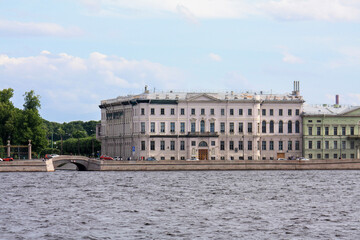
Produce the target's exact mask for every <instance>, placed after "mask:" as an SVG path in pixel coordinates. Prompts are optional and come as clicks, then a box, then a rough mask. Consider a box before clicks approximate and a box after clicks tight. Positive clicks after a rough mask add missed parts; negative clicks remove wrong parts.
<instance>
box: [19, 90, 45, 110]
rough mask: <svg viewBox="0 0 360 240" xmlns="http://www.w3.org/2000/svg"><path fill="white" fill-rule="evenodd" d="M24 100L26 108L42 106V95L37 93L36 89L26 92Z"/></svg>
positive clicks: (36, 108) (35, 108) (34, 108)
mask: <svg viewBox="0 0 360 240" xmlns="http://www.w3.org/2000/svg"><path fill="white" fill-rule="evenodd" d="M24 100H25V103H24V105H23V106H24V110H31V109H32V110H38V109H39V108H40V107H41V104H40V96H39V95H35V92H34V90H31V91H30V92H25V94H24Z"/></svg>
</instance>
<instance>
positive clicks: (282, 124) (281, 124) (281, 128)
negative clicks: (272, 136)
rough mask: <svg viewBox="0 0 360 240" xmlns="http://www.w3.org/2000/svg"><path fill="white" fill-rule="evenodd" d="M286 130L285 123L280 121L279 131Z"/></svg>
mask: <svg viewBox="0 0 360 240" xmlns="http://www.w3.org/2000/svg"><path fill="white" fill-rule="evenodd" d="M283 132H284V123H283V121H281V120H280V121H279V133H283Z"/></svg>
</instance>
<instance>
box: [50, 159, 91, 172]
mask: <svg viewBox="0 0 360 240" xmlns="http://www.w3.org/2000/svg"><path fill="white" fill-rule="evenodd" d="M52 162H53V165H54V169H55V170H56V169H57V168H59V167H61V166H64V165H66V164H68V163H71V164H74V165H76V167H77V170H78V171H87V170H89V158H87V157H82V156H67V155H61V156H58V157H54V158H52Z"/></svg>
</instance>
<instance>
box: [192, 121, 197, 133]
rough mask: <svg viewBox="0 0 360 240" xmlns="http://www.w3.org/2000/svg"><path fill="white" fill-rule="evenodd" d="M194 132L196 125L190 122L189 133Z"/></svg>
mask: <svg viewBox="0 0 360 240" xmlns="http://www.w3.org/2000/svg"><path fill="white" fill-rule="evenodd" d="M195 130H196V123H195V122H192V123H191V132H195Z"/></svg>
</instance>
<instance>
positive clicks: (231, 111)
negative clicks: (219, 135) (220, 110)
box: [230, 108, 234, 116]
mask: <svg viewBox="0 0 360 240" xmlns="http://www.w3.org/2000/svg"><path fill="white" fill-rule="evenodd" d="M230 115H231V116H233V115H234V109H232V108H231V109H230Z"/></svg>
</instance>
